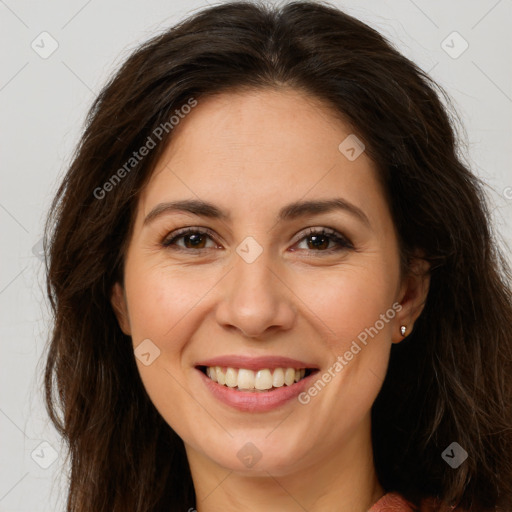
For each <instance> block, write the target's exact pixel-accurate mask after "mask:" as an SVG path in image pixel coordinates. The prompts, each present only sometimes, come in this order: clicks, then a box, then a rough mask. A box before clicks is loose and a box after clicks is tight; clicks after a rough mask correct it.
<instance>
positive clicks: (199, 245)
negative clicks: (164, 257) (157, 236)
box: [162, 228, 217, 250]
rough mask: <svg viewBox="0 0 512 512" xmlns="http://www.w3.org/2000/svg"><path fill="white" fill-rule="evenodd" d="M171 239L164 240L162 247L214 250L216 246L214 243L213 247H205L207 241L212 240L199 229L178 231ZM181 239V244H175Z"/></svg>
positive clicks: (207, 233) (210, 236)
mask: <svg viewBox="0 0 512 512" xmlns="http://www.w3.org/2000/svg"><path fill="white" fill-rule="evenodd" d="M172 235H173V236H172V237H168V238H166V239H165V240H164V241H163V242H162V245H163V246H164V247H168V248H171V247H173V246H174V247H176V248H178V249H184V250H187V249H191V250H193V249H210V248H215V247H217V245H216V244H215V243H214V244H213V246H210V247H207V246H206V244H207V242H208V239H210V240H212V242H213V239H212V235H211V234H210V232H208V231H204V230H200V229H190V228H187V229H184V230H180V231H178V232H177V233H173V234H172ZM181 239H183V243H182V244H179V243H177V242H178V241H179V240H181Z"/></svg>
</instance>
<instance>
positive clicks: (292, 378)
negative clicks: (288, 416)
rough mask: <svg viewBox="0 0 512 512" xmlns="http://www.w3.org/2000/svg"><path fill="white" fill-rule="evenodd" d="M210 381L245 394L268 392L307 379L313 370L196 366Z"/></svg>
mask: <svg viewBox="0 0 512 512" xmlns="http://www.w3.org/2000/svg"><path fill="white" fill-rule="evenodd" d="M197 368H198V369H199V370H200V371H202V372H203V373H204V374H205V375H206V376H207V377H208V378H209V379H210V380H212V381H213V382H216V383H217V384H219V385H221V386H224V387H228V388H232V389H235V390H237V391H245V392H260V393H261V392H269V391H274V390H275V389H279V388H282V387H285V386H292V385H293V384H295V383H296V382H299V381H301V380H302V379H305V378H307V377H309V376H310V375H311V374H312V373H316V372H317V371H318V370H316V369H314V368H272V369H270V368H262V369H260V370H257V371H253V370H249V369H246V368H231V367H220V366H198V367H197Z"/></svg>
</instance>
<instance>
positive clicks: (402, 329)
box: [400, 325, 407, 336]
mask: <svg viewBox="0 0 512 512" xmlns="http://www.w3.org/2000/svg"><path fill="white" fill-rule="evenodd" d="M406 332H407V327H406V326H405V325H402V326H401V327H400V334H401V335H402V336H405V333H406Z"/></svg>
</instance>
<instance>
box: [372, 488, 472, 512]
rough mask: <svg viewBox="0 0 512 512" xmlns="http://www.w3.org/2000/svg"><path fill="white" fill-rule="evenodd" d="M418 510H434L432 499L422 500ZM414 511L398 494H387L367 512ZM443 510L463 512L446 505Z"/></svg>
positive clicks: (426, 511) (425, 511)
mask: <svg viewBox="0 0 512 512" xmlns="http://www.w3.org/2000/svg"><path fill="white" fill-rule="evenodd" d="M420 508H421V511H422V512H431V511H432V510H434V509H435V507H434V499H433V498H430V499H427V500H423V501H422V503H421V507H420ZM415 510H418V509H417V508H415V507H414V505H413V504H412V503H410V502H408V501H407V500H406V499H405V498H404V497H402V496H400V494H398V493H396V492H389V493H387V494H385V495H384V496H382V498H381V499H380V500H379V501H377V503H375V505H373V506H372V508H371V509H370V510H368V512H414V511H415ZM443 510H450V511H453V512H463V511H462V510H460V509H459V508H457V509H455V507H448V506H446V505H445V507H444V508H443Z"/></svg>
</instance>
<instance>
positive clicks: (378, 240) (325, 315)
mask: <svg viewBox="0 0 512 512" xmlns="http://www.w3.org/2000/svg"><path fill="white" fill-rule="evenodd" d="M173 132H174V133H173V140H172V142H171V144H170V145H169V146H168V147H167V149H166V151H165V154H164V155H163V156H162V158H161V160H160V162H159V164H158V165H157V167H156V169H155V171H154V173H153V175H152V178H151V179H150V181H149V183H148V185H147V186H146V188H145V190H144V191H143V193H142V194H141V196H140V198H139V203H138V209H137V215H136V221H135V224H134V229H133V233H132V236H131V239H130V243H129V247H128V249H127V253H126V258H125V268H124V286H123V287H121V286H120V285H119V284H117V285H116V286H115V287H114V290H113V295H112V303H113V306H114V309H115V311H116V314H117V316H118V319H119V322H120V325H121V328H122V329H123V331H124V332H125V333H126V334H129V335H131V336H132V340H133V345H134V349H136V350H135V354H136V355H137V366H138V369H139V372H140V375H141V378H142V381H143V384H144V386H145V388H146V390H147V392H148V394H149V396H150V398H151V400H152V402H153V403H154V405H155V407H156V408H157V409H158V411H159V412H160V414H161V415H162V416H163V418H164V419H165V420H166V421H167V423H168V424H169V425H170V426H171V427H172V428H173V429H174V430H175V431H176V432H177V433H178V435H179V436H180V437H181V438H182V439H183V441H184V443H185V446H186V448H187V453H188V455H189V457H192V456H194V457H196V459H198V458H200V459H201V460H203V462H204V463H205V464H215V465H218V466H222V467H224V468H226V469H230V470H234V471H239V472H245V471H247V472H252V474H257V473H258V472H259V473H261V474H264V473H265V472H267V471H268V472H270V473H271V474H274V475H284V474H286V473H288V472H290V471H292V468H294V469H293V470H297V468H299V467H303V468H308V467H311V466H312V465H313V464H315V463H321V461H322V460H328V459H329V458H330V457H331V456H332V454H333V453H335V452H339V453H342V452H343V451H346V450H347V449H348V447H349V446H363V445H365V444H367V443H368V442H369V439H370V410H371V406H372V403H373V402H374V400H375V398H376V396H377V394H378V392H379V390H380V387H381V384H382V381H383V379H384V376H385V374H386V369H387V364H388V359H389V353H390V347H391V344H392V343H393V342H399V341H401V339H402V336H401V334H400V326H401V325H407V326H408V328H409V331H410V329H411V328H412V324H413V322H414V320H415V318H416V317H417V315H418V314H419V309H418V305H419V304H420V303H421V302H422V298H424V295H425V293H426V292H425V289H426V285H425V281H418V280H415V279H413V278H410V277H407V276H404V277H402V276H401V273H400V265H399V261H400V260H399V247H398V243H397V235H396V231H395V227H394V224H393V221H392V219H391V215H390V211H389V206H388V204H387V203H386V200H385V197H384V192H383V190H382V187H381V184H380V182H379V180H378V175H377V169H376V167H375V165H374V163H373V162H372V161H371V160H370V159H369V157H368V156H367V155H366V154H365V152H364V151H363V152H362V153H361V154H360V155H359V156H358V157H357V158H355V159H354V156H357V152H358V149H359V148H358V147H357V145H354V141H353V139H352V136H351V131H350V129H349V128H348V127H347V126H346V125H345V124H344V123H342V122H341V121H340V120H338V119H337V118H336V117H334V116H333V114H332V112H330V110H329V108H328V107H327V106H325V105H323V104H321V103H319V102H318V101H317V100H315V99H314V98H311V97H309V96H307V95H305V94H304V93H302V92H298V91H294V90H290V89H283V90H279V91H275V90H260V91H252V92H243V93H242V92H241V93H236V94H234V93H229V94H222V95H217V96H213V97H209V98H207V99H203V100H199V101H198V105H197V106H196V107H195V108H194V109H193V110H192V111H191V112H190V113H189V114H188V115H187V116H186V117H185V118H184V119H182V120H181V121H180V124H179V125H178V126H176V127H175V128H174V130H173ZM349 136H351V137H350V138H349V139H347V137H349ZM346 139H347V140H346ZM343 141H345V142H344V143H343V144H342V145H341V149H340V147H339V146H340V144H341V143H342V142H343ZM351 148H354V150H355V151H351ZM178 201H188V203H186V204H185V203H183V204H181V205H174V206H172V205H171V204H170V203H175V202H178ZM205 203H207V204H205ZM317 203H318V204H317ZM205 367H208V368H210V367H213V369H211V370H210V369H208V370H205ZM216 367H220V372H219V371H218V370H217V369H215V368H216ZM290 368H291V369H290ZM295 370H297V371H295ZM301 370H302V371H301ZM205 371H206V372H207V373H208V374H209V375H210V376H207V375H206V374H205ZM212 376H213V379H212V378H211V377H212ZM297 378H299V379H300V380H298V382H295V380H296V379H297ZM283 379H284V380H285V383H284V384H283ZM214 380H217V382H214ZM225 380H227V382H224V381H225ZM223 382H224V384H222V383H223ZM319 382H320V383H319ZM254 386H256V387H258V388H262V389H264V390H262V391H255V390H254V389H253V387H254ZM239 387H240V388H241V389H238V388H239ZM249 388H251V390H250V389H249ZM269 388H270V389H269ZM251 457H252V458H253V459H254V457H256V458H259V457H261V459H260V460H259V461H258V463H257V465H255V466H254V467H251V464H250V462H249V461H250V460H252V459H251Z"/></svg>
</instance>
